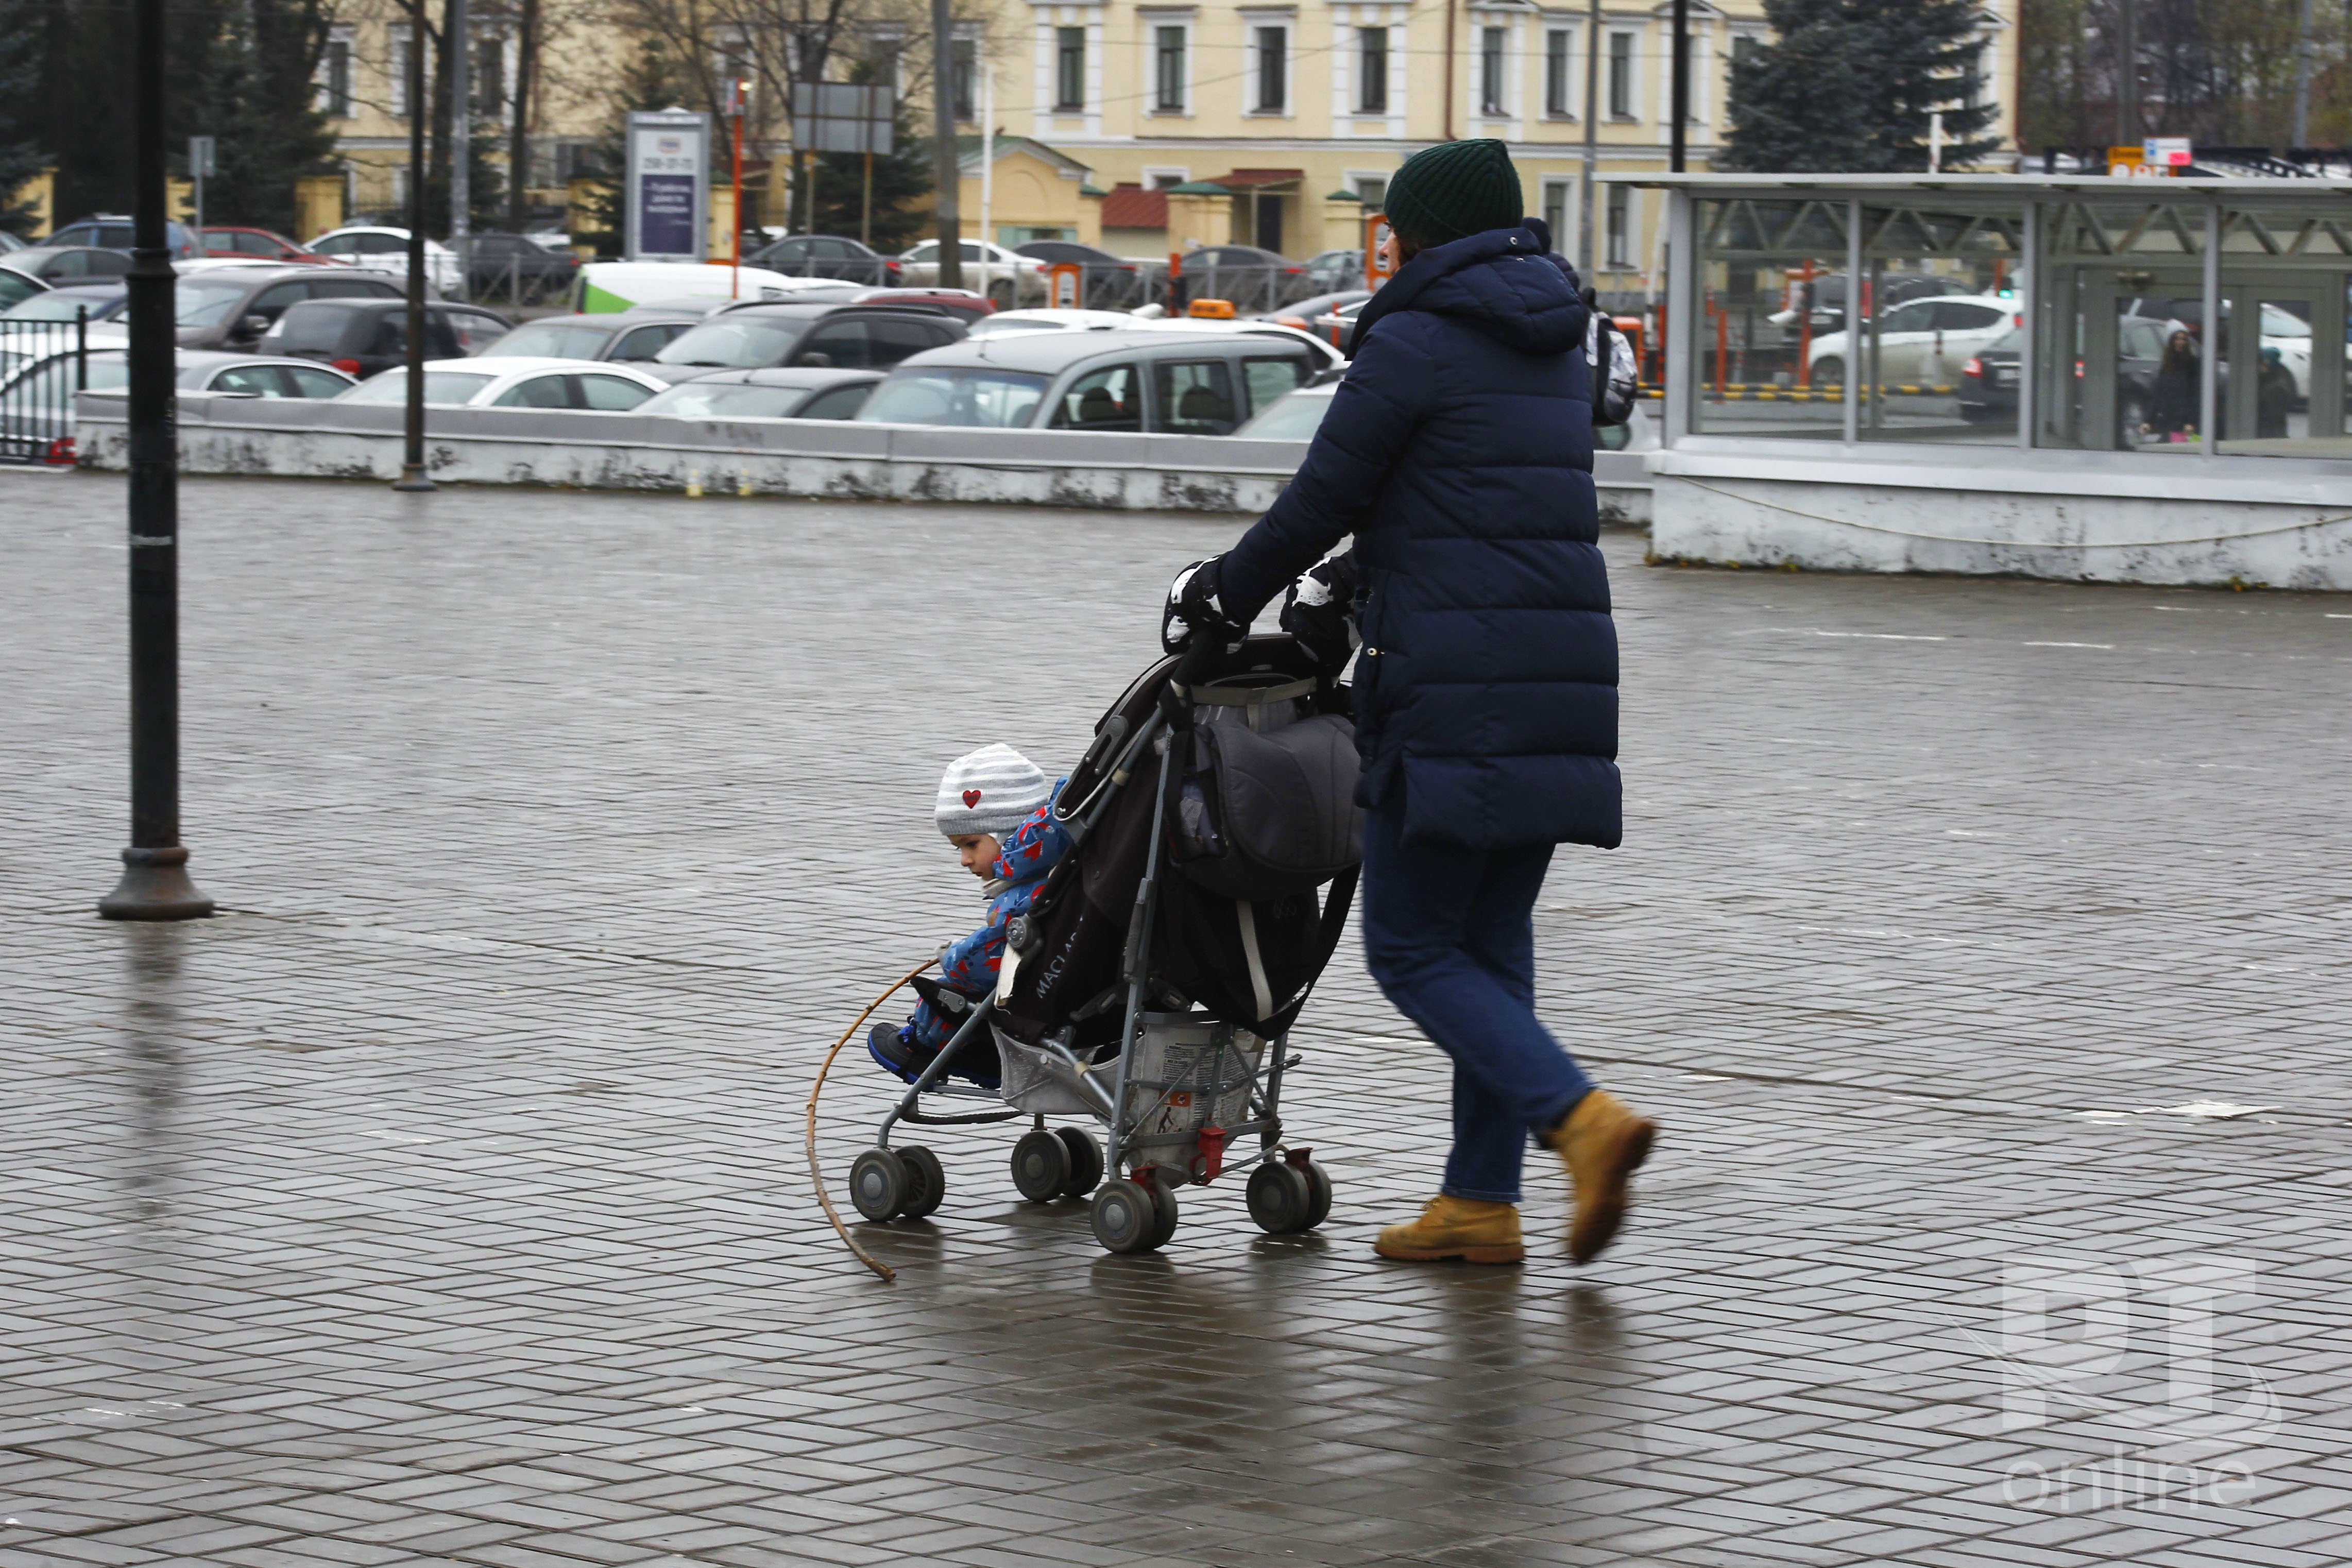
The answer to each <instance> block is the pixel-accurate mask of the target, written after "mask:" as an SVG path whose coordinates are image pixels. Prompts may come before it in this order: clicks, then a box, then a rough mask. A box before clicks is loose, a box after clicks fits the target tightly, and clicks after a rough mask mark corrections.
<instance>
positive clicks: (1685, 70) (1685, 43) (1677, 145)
mask: <svg viewBox="0 0 2352 1568" xmlns="http://www.w3.org/2000/svg"><path fill="white" fill-rule="evenodd" d="M1690 67H1691V58H1690V0H1675V44H1674V82H1673V85H1672V89H1671V90H1670V91H1669V92H1668V94H1667V96H1668V98H1669V99H1671V100H1672V102H1671V103H1670V104H1669V106H1668V112H1670V113H1672V114H1673V115H1674V117H1675V125H1674V130H1673V131H1672V132H1669V133H1668V135H1667V139H1666V168H1667V170H1668V171H1669V172H1671V173H1673V174H1681V173H1682V172H1683V170H1684V169H1685V167H1686V166H1687V165H1688V163H1689V161H1690V159H1689V153H1688V151H1687V149H1688V145H1689V137H1690Z"/></svg>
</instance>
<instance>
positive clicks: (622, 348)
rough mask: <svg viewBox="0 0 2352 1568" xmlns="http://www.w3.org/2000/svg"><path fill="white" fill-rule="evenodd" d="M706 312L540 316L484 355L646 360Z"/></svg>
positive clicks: (680, 309)
mask: <svg viewBox="0 0 2352 1568" xmlns="http://www.w3.org/2000/svg"><path fill="white" fill-rule="evenodd" d="M705 314H707V312H706V311H705V310H703V309H702V307H700V306H698V305H678V306H666V305H640V306H638V307H637V308H636V309H635V310H617V311H614V312H613V313H612V314H610V315H604V316H541V318H540V319H539V320H538V321H525V322H524V323H523V324H522V325H521V326H520V327H517V328H516V329H515V330H514V331H511V332H509V333H508V334H507V335H506V336H505V337H502V338H500V339H499V341H498V342H494V343H492V344H491V345H490V346H489V347H488V348H486V349H484V350H483V351H482V353H485V354H496V355H499V356H501V357H510V356H513V355H518V354H520V355H528V356H530V357H531V358H534V359H603V360H625V361H637V360H649V359H651V358H653V357H654V355H656V354H657V353H661V351H662V350H663V349H664V348H666V347H667V346H668V344H669V343H670V342H672V341H673V340H675V339H676V338H677V337H678V336H679V335H680V334H681V333H684V332H686V331H688V330H690V329H691V328H692V327H693V326H694V324H695V323H696V322H698V321H701V320H702V318H703V317H704V315H705Z"/></svg>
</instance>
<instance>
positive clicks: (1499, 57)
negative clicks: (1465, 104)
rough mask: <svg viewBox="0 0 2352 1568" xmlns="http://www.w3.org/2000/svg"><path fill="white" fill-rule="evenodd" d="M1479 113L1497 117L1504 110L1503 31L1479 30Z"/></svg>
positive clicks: (1495, 29) (1485, 28)
mask: <svg viewBox="0 0 2352 1568" xmlns="http://www.w3.org/2000/svg"><path fill="white" fill-rule="evenodd" d="M1478 112H1479V113H1481V114H1485V115H1489V116H1495V115H1500V114H1503V113H1504V112H1506V110H1504V108H1503V29H1502V28H1500V27H1481V28H1479V29H1478Z"/></svg>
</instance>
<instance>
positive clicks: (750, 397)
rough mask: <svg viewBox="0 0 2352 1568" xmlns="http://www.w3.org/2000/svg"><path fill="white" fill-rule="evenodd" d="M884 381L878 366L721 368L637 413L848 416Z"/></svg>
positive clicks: (707, 416) (708, 416) (721, 416)
mask: <svg viewBox="0 0 2352 1568" xmlns="http://www.w3.org/2000/svg"><path fill="white" fill-rule="evenodd" d="M881 380H882V373H881V372H880V371H878V370H826V369H824V368H822V367H815V368H812V367H810V366H806V365H798V366H794V367H793V368H792V369H789V370H720V371H713V372H711V373H710V374H709V375H705V376H698V377H697V378H695V379H694V380H692V381H689V382H686V383H684V384H681V385H677V386H673V387H671V388H670V389H669V390H668V391H667V392H665V393H662V394H661V395H658V396H656V397H652V398H648V399H647V400H646V401H645V402H644V403H641V404H639V405H637V412H638V413H640V414H677V415H682V416H688V417H690V418H696V419H848V418H853V417H855V416H856V413H857V411H858V409H859V408H861V407H863V406H864V405H865V403H866V396H867V395H869V394H870V393H872V392H873V390H874V388H875V386H876V385H877V384H879V383H880V381H881Z"/></svg>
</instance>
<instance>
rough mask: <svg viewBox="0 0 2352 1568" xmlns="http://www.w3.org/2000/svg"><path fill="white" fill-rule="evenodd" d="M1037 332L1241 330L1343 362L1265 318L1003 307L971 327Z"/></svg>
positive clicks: (1304, 335)
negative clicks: (1217, 317) (1305, 347)
mask: <svg viewBox="0 0 2352 1568" xmlns="http://www.w3.org/2000/svg"><path fill="white" fill-rule="evenodd" d="M1037 331H1087V332H1192V333H1200V332H1213V333H1226V332H1238V333H1240V334H1242V335H1244V336H1247V337H1256V338H1265V339H1269V340H1273V341H1276V342H1287V343H1292V344H1305V345H1307V347H1309V348H1310V349H1311V351H1312V353H1313V354H1314V357H1315V363H1316V365H1317V366H1318V368H1321V367H1323V366H1327V365H1331V364H1337V363H1340V354H1339V351H1338V350H1337V349H1334V348H1331V347H1329V346H1328V345H1327V344H1326V343H1325V342H1324V341H1323V340H1322V339H1320V338H1318V337H1316V336H1315V335H1314V334H1313V333H1311V332H1302V331H1300V329H1298V328H1297V327H1294V326H1291V325H1289V324H1287V323H1286V322H1282V321H1273V320H1269V319H1267V318H1265V317H1250V318H1246V319H1244V318H1239V317H1236V318H1234V319H1232V320H1226V321H1220V320H1212V319H1206V318H1201V317H1192V316H1168V317H1146V316H1136V315H1130V314H1127V313H1125V312H1121V311H1117V310H1052V309H1041V310H1000V311H998V312H997V313H996V314H995V315H993V316H991V317H989V318H987V320H985V321H982V322H981V323H980V324H979V325H977V326H975V327H974V328H973V329H972V332H971V335H972V336H973V337H975V338H995V337H999V336H1003V335H1010V334H1017V333H1023V332H1037Z"/></svg>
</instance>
